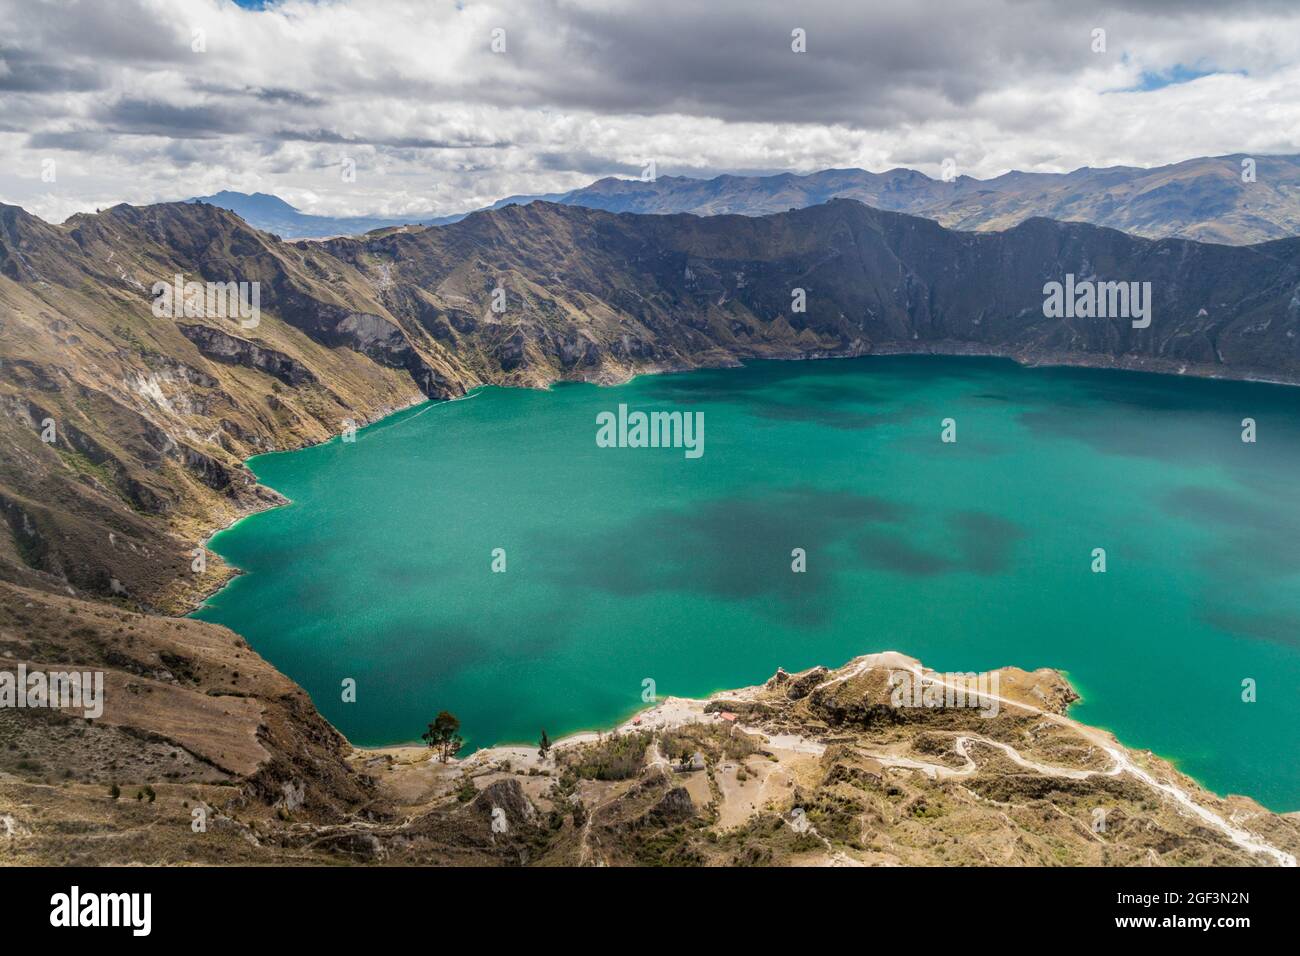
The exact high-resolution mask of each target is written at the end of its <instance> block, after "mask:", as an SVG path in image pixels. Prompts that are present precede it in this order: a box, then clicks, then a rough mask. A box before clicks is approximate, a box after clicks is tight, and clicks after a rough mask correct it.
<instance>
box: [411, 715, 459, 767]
mask: <svg viewBox="0 0 1300 956" xmlns="http://www.w3.org/2000/svg"><path fill="white" fill-rule="evenodd" d="M420 739H421V740H423V741H424V742H425V743H426V744H428V745H429V749H430V750H432V751H433V752H434V753H436V754H437V755H438V759H439V760H441V761H442V762H443V763H446V762H447V761H448V760H450V759H451V758H452V757H453V756H455V754H456V751H458V750H460V748H461V745H462V744H464V743H465V741H464V740H463V739H462V738H461V736H460V721H459V720H457V719H456V717H455V716H454V715H453V714H451V713H450V712H449V711H445V710H444V711H440V712H439V713H438V716H437V717H435V718H434V719H433V723H431V724H430V725H429V729H428V730H426V731H425V732H424V733H423V734H421V735H420Z"/></svg>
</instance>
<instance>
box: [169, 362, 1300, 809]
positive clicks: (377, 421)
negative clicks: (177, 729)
mask: <svg viewBox="0 0 1300 956" xmlns="http://www.w3.org/2000/svg"><path fill="white" fill-rule="evenodd" d="M875 356H880V357H886V358H892V357H909V356H917V357H924V356H939V357H950V358H987V359H996V360H1003V361H1008V362H1012V363H1013V364H1015V365H1016V366H1017V367H1018V368H1022V369H1050V368H1066V369H1074V368H1080V369H1092V370H1096V371H1102V372H1121V373H1126V374H1140V375H1149V376H1157V377H1161V378H1166V377H1172V378H1176V379H1188V378H1191V379H1205V380H1210V381H1218V382H1240V383H1243V384H1250V385H1265V386H1280V387H1296V386H1297V385H1300V382H1289V381H1274V380H1265V379H1253V378H1240V377H1224V376H1218V375H1210V374H1205V373H1203V372H1199V371H1190V372H1184V371H1179V372H1172V371H1164V370H1157V369H1153V368H1131V367H1124V366H1116V365H1094V364H1088V363H1079V362H1068V361H1067V362H1055V361H1046V362H1041V363H1040V362H1028V361H1025V360H1023V359H1022V358H1021V357H1019V356H1017V355H1014V354H1008V353H1006V352H997V351H973V350H970V349H956V350H952V351H949V350H945V349H942V348H940V349H927V350H924V351H918V350H915V349H910V350H907V351H902V350H900V351H890V350H888V349H885V348H882V349H880V350H875V351H870V352H862V353H857V354H811V355H810V354H805V355H801V356H792V357H751V358H749V359H747V360H737V361H736V362H735V363H734V364H726V365H719V364H711V365H700V366H683V367H680V368H679V367H667V366H665V367H659V368H656V369H653V370H641V371H636V372H633V373H631V374H629V375H628V376H627V377H626V378H624V379H621V380H619V381H602V380H594V379H565V378H558V379H553V380H551V381H548V382H546V383H544V384H501V383H482V384H480V385H476V386H473V387H472V388H470V389H468V390H466V391H465V392H464V393H463V394H461V395H459V396H457V397H455V398H449V399H440V400H439V399H430V398H424V399H419V400H414V401H412V402H410V403H409V404H407V405H405V406H402V407H399V408H393V409H390V410H388V411H386V412H384V413H382V414H380V415H378V416H376V417H375V418H373V419H371V420H369V421H367V422H366V423H365V424H364V426H362V428H361V429H358V431H363V430H366V429H371V428H375V427H377V426H383V425H385V424H386V423H389V422H390V420H391V419H392V418H394V417H395V416H397V415H400V414H402V413H403V412H409V411H412V410H413V409H420V408H421V406H425V409H424V410H427V409H428V408H432V407H435V406H437V405H443V404H449V403H452V402H458V401H464V400H467V399H469V398H473V397H476V396H477V395H478V394H480V393H481V392H482V391H483V390H484V389H486V388H488V387H496V388H526V389H536V390H542V391H549V390H551V389H552V388H553V387H554V386H556V385H562V384H590V385H595V386H597V387H598V388H601V387H618V386H621V385H626V384H628V383H630V382H632V381H633V380H635V379H637V378H642V377H649V376H659V375H671V374H682V373H689V372H692V371H705V370H716V369H725V368H743V367H746V366H747V364H751V363H757V362H812V361H822V360H835V359H842V360H852V359H866V358H871V357H875ZM417 414H419V413H418V412H417ZM339 437H340V436H338V435H333V436H331V437H330V438H327V439H325V440H323V441H320V442H314V443H304V444H302V445H299V446H295V447H288V448H282V449H275V450H273V451H269V452H262V453H259V454H258V455H254V456H251V457H249V458H248V459H246V460H245V461H244V463H243V464H244V467H245V468H247V469H248V471H249V472H250V474H252V468H251V467H249V462H252V461H253V460H254V459H255V458H259V457H262V456H263V455H271V454H283V453H289V452H294V451H302V450H306V449H308V448H314V447H318V446H321V445H326V444H329V443H330V442H332V441H335V440H338V439H339ZM253 477H254V478H255V479H256V475H255V474H254V475H253ZM258 484H259V485H261V482H260V481H258ZM262 487H265V488H267V489H268V490H270V491H271V492H273V493H274V494H276V495H277V496H278V497H280V498H282V499H283V500H282V501H280V502H278V503H273V504H266V505H265V506H264V507H257V508H253V509H251V510H249V511H248V512H246V513H244V514H241V515H239V516H238V517H236V518H234V519H232V520H231V521H229V522H227V523H226V524H225V525H224V526H222V527H220V528H217V529H215V530H213V531H212V532H211V533H210V534H209V535H208V536H207V537H205V538H204V539H203V546H204V548H205V549H207V550H212V548H211V542H212V541H213V539H214V538H216V537H217V536H218V535H220V534H222V533H224V532H226V531H229V530H231V529H233V528H234V527H236V526H237V525H238V524H240V523H241V522H242V521H244V520H246V519H248V518H251V517H254V516H255V515H258V514H262V513H264V512H267V511H271V510H273V509H275V508H279V507H284V506H285V505H288V504H292V503H293V502H292V499H289V498H287V497H286V496H284V495H283V494H281V493H280V492H279V491H277V490H276V489H274V488H271V487H270V486H262ZM214 553H217V555H218V557H221V560H222V561H223V563H225V562H226V559H225V558H224V556H221V555H220V554H219V552H214ZM226 566H227V567H228V568H230V570H231V574H230V575H229V576H228V577H227V578H225V579H224V580H223V581H222V582H221V583H220V584H219V585H217V586H216V587H214V588H212V589H211V590H210V591H209V592H207V593H205V594H204V595H203V596H202V598H201V599H199V600H198V601H197V602H196V603H194V605H193V606H192V607H191V608H190V609H189V610H188V611H187V612H185V613H184V614H182V615H178V616H180V617H186V618H189V617H191V616H192V615H193V614H194V613H196V612H197V611H199V610H201V609H202V608H204V607H206V606H207V604H208V602H209V601H210V600H212V599H213V598H214V597H216V596H217V595H219V594H220V593H221V592H222V591H223V590H225V589H226V588H227V587H229V586H230V584H231V583H232V582H233V581H234V580H235V579H236V578H238V577H241V576H243V575H244V574H245V573H247V572H246V571H245V570H244V569H242V568H239V567H238V566H236V565H232V564H226ZM239 636H240V637H241V638H244V639H245V640H247V638H246V637H245V636H244V635H242V634H240V635H239ZM250 646H251V645H250ZM253 649H254V650H256V648H253ZM1053 669H1055V670H1057V671H1058V672H1059V673H1061V674H1062V675H1063V676H1064V677H1065V679H1066V680H1067V682H1069V683H1070V686H1071V687H1072V688H1073V687H1074V684H1073V681H1072V680H1070V678H1069V672H1068V671H1067V670H1065V669H1062V668H1053ZM286 676H288V675H286ZM291 679H292V678H291ZM723 692H724V691H722V690H717V691H714V692H712V694H710V695H708V696H706V697H705V698H671V699H675V700H684V701H686V700H701V701H702V700H707V699H708V697H709V696H713V695H716V694H718V693H723ZM1077 693H1078V692H1077V690H1076V694H1077ZM666 699H667V698H666ZM1094 702H1095V701H1094ZM1081 703H1084V698H1083V695H1082V694H1078V696H1077V698H1076V699H1075V700H1073V701H1071V702H1070V704H1069V705H1068V706H1067V709H1066V714H1067V716H1068V715H1069V712H1070V711H1071V710H1073V708H1074V707H1075V705H1077V704H1081ZM313 704H314V701H313ZM657 706H658V705H649V706H646V707H642V708H639V709H636V710H633V711H630V712H628V713H627V715H626V717H625V718H615V719H614V720H612V721H610V722H607V723H605V724H603V725H600V724H598V725H597V726H593V727H585V728H582V729H578V730H574V731H571V732H570V733H568V734H566V735H565V736H564V737H563V738H559V739H557V740H555V741H553V745H554V746H559V745H560V744H561V743H573V742H577V741H581V740H589V739H595V738H596V737H597V736H599V735H601V734H608V733H618V732H623V731H625V730H626V729H628V727H629V726H630V723H631V721H632V720H633V719H635V718H636V717H638V716H639V715H644V714H646V713H649V712H652V711H654V710H655V709H656V708H657ZM1069 719H1071V720H1074V721H1075V723H1079V724H1080V726H1087V727H1092V728H1094V729H1096V730H1098V731H1100V732H1102V733H1105V734H1107V735H1108V736H1110V737H1112V738H1113V739H1114V740H1115V741H1116V742H1117V743H1119V744H1120V746H1122V747H1124V748H1126V749H1134V750H1140V751H1142V752H1144V753H1148V754H1151V755H1152V756H1154V757H1156V758H1157V759H1160V760H1163V761H1165V762H1167V763H1169V764H1170V765H1171V766H1173V767H1174V768H1175V769H1176V770H1177V771H1178V772H1179V773H1180V774H1183V775H1184V776H1187V777H1188V779H1191V780H1193V781H1194V782H1195V783H1196V784H1197V786H1199V787H1201V788H1202V789H1203V790H1205V791H1206V792H1208V793H1215V794H1216V795H1217V791H1214V790H1212V789H1210V787H1209V785H1208V784H1207V783H1206V782H1205V781H1202V780H1200V779H1198V778H1196V777H1193V776H1192V775H1191V774H1188V773H1187V772H1186V771H1184V770H1183V769H1182V768H1181V767H1180V766H1179V764H1180V758H1179V757H1178V756H1169V755H1165V754H1158V753H1156V752H1155V751H1153V750H1150V749H1149V748H1145V747H1140V746H1139V747H1134V746H1131V745H1130V744H1129V743H1126V742H1125V741H1123V740H1121V739H1120V737H1119V736H1118V734H1117V733H1116V732H1115V731H1114V730H1112V729H1110V728H1108V727H1104V726H1101V725H1093V724H1082V722H1080V721H1078V720H1077V719H1075V718H1073V717H1070V718H1069ZM335 729H336V730H337V728H335ZM340 735H341V736H343V737H344V739H345V740H347V742H348V745H349V746H350V747H352V748H353V749H354V750H356V751H358V752H364V753H370V754H378V753H382V752H385V751H389V750H396V749H407V748H422V747H423V746H424V745H423V743H421V742H420V741H418V740H415V741H407V742H393V743H384V744H375V745H361V744H356V743H354V742H353V741H352V740H350V739H348V738H347V735H345V734H342V732H341V731H340ZM529 748H531V749H534V750H535V749H536V744H535V743H534V744H528V743H523V742H518V741H504V740H502V741H494V742H492V743H491V744H489V745H486V746H483V747H479V748H478V749H477V750H476V751H475V752H474V753H475V754H477V753H483V752H489V751H497V750H514V751H519V750H521V749H524V750H526V749H529ZM472 756H473V755H471V756H470V757H467V758H461V759H463V760H468V759H471V758H472ZM1234 795H1235V794H1231V793H1229V794H1226V795H1225V796H1234ZM1241 796H1245V797H1247V798H1248V799H1252V800H1255V799H1256V798H1254V797H1250V796H1249V795H1248V794H1241ZM1273 812H1277V813H1300V807H1297V808H1296V809H1295V810H1278V811H1273Z"/></svg>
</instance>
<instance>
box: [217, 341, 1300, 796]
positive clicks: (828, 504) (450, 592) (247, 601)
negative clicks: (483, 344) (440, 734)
mask: <svg viewBox="0 0 1300 956" xmlns="http://www.w3.org/2000/svg"><path fill="white" fill-rule="evenodd" d="M619 404H626V405H627V406H628V407H629V408H630V409H633V410H643V411H654V410H661V411H685V412H696V411H698V412H703V413H704V422H705V430H704V454H703V455H702V456H701V457H699V458H697V459H690V458H688V457H686V455H685V454H684V453H683V450H682V449H680V448H676V449H674V448H600V447H597V445H596V441H595V436H596V416H597V414H598V413H600V412H605V411H616V410H617V408H618V405H619ZM946 418H952V419H954V420H955V421H956V435H957V441H956V442H954V443H944V442H942V441H941V440H940V434H941V429H942V426H941V422H942V420H943V419H946ZM1243 418H1253V419H1254V420H1255V421H1256V422H1257V428H1258V440H1257V441H1256V442H1255V443H1245V442H1243V441H1242V440H1241V433H1242V425H1241V422H1242V419H1243ZM249 467H250V468H251V469H252V470H253V471H254V472H255V473H256V474H257V476H258V477H259V479H260V480H261V481H262V482H263V483H264V484H267V485H269V486H270V487H272V488H275V489H276V490H278V491H280V492H281V493H283V494H284V495H286V496H287V497H289V498H290V499H291V500H292V504H290V505H288V506H285V507H282V508H278V509H275V510H272V511H267V512H263V513H261V514H258V515H254V516H252V517H250V518H247V519H245V520H243V521H241V522H240V523H238V524H237V525H235V526H234V527H233V528H231V529H228V530H227V531H224V532H222V533H220V534H218V535H217V536H216V537H215V538H214V539H213V541H212V547H213V549H214V550H215V551H217V552H218V553H220V554H221V555H222V556H223V557H224V558H226V559H227V560H228V561H230V562H231V563H232V564H234V565H236V566H238V567H239V568H242V569H243V570H244V571H245V572H246V573H245V574H243V575H241V576H240V577H238V578H236V579H235V580H234V581H232V582H231V583H230V585H228V586H227V587H226V588H225V589H224V590H222V591H221V592H219V593H218V594H217V595H215V596H214V597H212V598H211V599H210V600H209V601H208V603H207V604H206V605H205V606H204V607H203V608H201V609H200V610H199V611H198V612H196V614H195V616H196V617H199V618H202V619H204V620H209V621H216V622H219V623H221V624H225V625H227V626H229V627H231V628H233V629H234V630H235V631H237V632H239V633H240V634H242V635H244V636H245V637H246V638H247V639H248V641H249V643H250V644H251V645H252V646H253V647H254V648H255V649H256V650H257V651H258V652H260V653H261V654H262V655H263V656H265V657H266V658H267V659H269V660H270V661H271V662H272V663H274V664H275V665H276V666H277V667H279V668H280V669H281V670H283V671H284V672H285V673H286V674H288V675H289V676H290V677H292V678H293V679H294V680H296V681H298V682H299V683H300V684H301V685H302V686H303V687H304V688H306V690H307V691H308V692H309V693H310V694H311V696H312V699H313V700H314V701H315V702H316V704H317V706H318V707H319V708H320V710H321V712H322V713H323V714H324V715H325V716H326V717H327V718H328V719H329V720H330V721H332V722H333V723H334V725H335V726H337V727H338V728H339V729H340V730H341V731H342V732H343V733H344V734H346V735H347V736H348V738H349V739H351V740H352V741H353V742H354V743H357V744H361V745H377V744H386V743H396V742H406V741H413V740H416V739H417V738H418V737H419V735H420V733H421V732H422V731H423V729H424V727H425V725H426V724H427V723H428V722H429V721H430V720H431V719H432V718H433V716H434V715H435V714H436V713H437V712H438V711H439V710H442V709H447V710H451V711H452V712H453V713H455V714H456V715H457V716H458V717H459V718H460V720H461V722H462V732H463V733H464V735H465V738H466V742H467V745H468V747H470V748H472V747H477V746H486V745H488V744H492V743H495V742H507V741H535V740H536V739H537V736H538V733H539V731H540V730H541V728H543V727H544V728H545V729H546V730H547V732H548V733H549V734H550V735H551V736H552V737H557V736H560V735H563V734H566V733H569V732H572V731H576V730H581V729H591V728H602V727H608V726H610V725H611V724H613V723H614V722H615V721H617V720H619V719H621V718H623V717H625V716H627V715H628V714H630V713H632V712H634V711H636V710H638V709H640V708H641V707H643V706H644V705H643V704H642V698H641V695H642V686H643V685H642V682H643V680H644V679H645V678H650V679H652V680H654V681H655V685H656V690H657V692H658V694H659V695H660V696H664V695H668V694H675V695H687V696H700V695H704V694H707V693H709V692H711V691H714V690H718V689H722V688H729V687H738V686H743V685H747V684H752V683H756V682H759V681H762V680H765V679H766V678H767V677H769V676H770V675H771V674H772V672H773V671H774V670H775V669H776V668H777V667H778V666H783V667H785V668H786V669H787V670H797V669H802V668H806V667H810V666H812V665H815V664H826V665H828V666H837V665H839V664H842V663H844V662H845V661H847V660H848V659H850V658H851V657H854V656H856V655H858V654H863V653H867V652H871V651H880V650H886V649H894V650H899V651H902V652H904V653H906V654H909V655H912V656H914V657H918V658H920V659H921V660H922V661H923V662H924V663H925V664H926V665H928V666H930V667H933V668H936V669H938V670H945V671H949V670H963V671H967V670H983V669H987V668H994V667H1000V666H1003V665H1016V666H1019V667H1023V668H1026V669H1034V668H1037V667H1043V666H1047V667H1055V668H1060V669H1061V670H1064V671H1066V672H1068V674H1069V676H1070V679H1071V680H1072V682H1073V683H1074V685H1075V687H1076V689H1077V690H1078V691H1079V692H1080V693H1081V694H1082V695H1083V700H1082V701H1081V702H1079V703H1077V704H1075V705H1074V707H1073V708H1072V709H1071V714H1072V715H1073V716H1075V717H1076V718H1078V719H1079V720H1082V721H1085V722H1087V723H1091V724H1095V725H1098V726H1102V727H1105V728H1107V729H1109V730H1112V731H1114V732H1115V733H1116V734H1117V736H1118V737H1119V738H1120V739H1121V740H1122V741H1123V742H1124V743H1126V744H1128V745H1129V746H1133V747H1141V748H1149V749H1151V750H1154V751H1155V752H1156V753H1158V754H1160V755H1162V756H1166V757H1169V758H1171V759H1173V760H1175V761H1176V762H1177V764H1178V765H1179V767H1180V768H1181V769H1182V770H1183V771H1185V772H1186V773H1188V774H1190V775H1192V776H1193V777H1195V778H1196V779H1197V780H1199V781H1201V782H1202V783H1204V784H1205V785H1206V786H1208V787H1210V788H1211V789H1212V790H1215V791H1216V792H1219V793H1228V792H1231V793H1245V794H1248V795H1250V796H1253V797H1255V798H1256V799H1258V800H1259V801H1261V802H1262V803H1264V804H1265V805H1266V806H1268V807H1270V808H1271V809H1274V810H1278V811H1288V810H1296V809H1300V759H1298V758H1297V741H1298V740H1300V734H1298V733H1297V732H1298V731H1300V716H1298V715H1297V701H1298V700H1300V391H1297V390H1296V389H1292V388H1286V387H1280V386H1269V385H1262V384H1249V383H1233V382H1213V381H1203V380H1191V379H1179V378H1175V377H1167V376H1155V375H1143V374H1134V373H1122V372H1111V371H1098V370H1088V369H1055V368H1049V369H1026V368H1021V367H1019V366H1017V365H1015V364H1013V363H1011V362H1007V361H1001V360H995V359H979V358H943V357H930V356H918V357H871V358H863V359H846V360H834V361H818V362H758V363H754V364H752V365H749V366H747V367H745V368H738V369H723V370H705V371H694V372H688V373H682V374H673V375H662V376H644V377H640V378H637V379H634V380H633V381H631V382H629V383H627V384H625V385H622V386H617V387H597V386H594V385H585V384H562V385H557V386H555V387H554V388H552V389H551V390H549V391H536V390H525V389H503V388H484V389H480V390H478V391H476V392H474V393H473V394H472V395H470V396H469V397H467V398H465V399H461V400H459V401H455V402H448V403H439V404H432V403H429V404H424V405H421V406H418V407H415V408H412V409H408V410H406V411H404V412H401V413H398V414H396V415H393V416H391V417H389V418H387V419H385V420H383V421H382V422H379V423H376V424H375V425H372V426H370V427H368V428H365V429H362V430H361V431H359V432H358V433H357V435H356V441H355V442H351V443H346V442H342V441H340V440H339V439H335V440H333V441H330V442H328V443H327V444H324V445H320V446H316V447H313V448H308V449H304V450H302V451H296V452H286V453H277V454H271V455H263V456H259V457H257V458H254V459H252V460H251V461H250V462H249ZM497 548H501V549H504V550H505V554H506V568H507V570H506V571H505V573H493V571H492V563H493V550H494V549H497ZM794 548H803V549H805V550H806V552H807V571H806V573H802V574H796V573H793V572H792V571H791V560H792V559H791V551H792V549H794ZM1094 548H1104V549H1105V550H1106V562H1107V570H1106V572H1105V573H1104V574H1097V573H1093V571H1092V563H1093V558H1092V552H1093V549H1094ZM345 678H354V679H355V680H356V682H357V700H356V702H355V703H344V702H343V701H342V694H341V684H342V681H343V680H344V679H345ZM1247 678H1249V679H1253V680H1254V681H1255V682H1256V686H1257V691H1256V693H1257V700H1256V701H1255V702H1253V703H1247V702H1243V700H1242V682H1243V680H1245V679H1247Z"/></svg>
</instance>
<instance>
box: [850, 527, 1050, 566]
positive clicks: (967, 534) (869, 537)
mask: <svg viewBox="0 0 1300 956" xmlns="http://www.w3.org/2000/svg"><path fill="white" fill-rule="evenodd" d="M947 526H948V534H947V536H946V538H947V540H949V541H950V542H951V544H952V552H951V553H950V554H944V553H939V552H936V551H931V550H926V549H925V548H921V547H918V546H917V545H915V544H913V543H912V542H911V541H908V540H906V539H904V538H902V537H900V536H899V535H897V534H895V533H891V532H888V531H884V530H877V529H873V530H871V531H869V532H868V533H867V534H864V535H861V536H860V537H858V539H857V540H856V542H855V547H856V549H857V553H858V556H859V557H860V558H861V559H862V560H863V561H864V562H865V563H866V564H867V565H868V566H870V567H873V568H876V569H878V570H882V571H891V572H893V573H895V574H903V575H907V576H909V577H930V576H933V575H936V574H951V573H954V572H966V573H969V574H978V575H981V576H988V575H993V574H1001V573H1003V572H1004V571H1006V570H1008V569H1009V568H1010V567H1011V560H1012V556H1013V552H1014V550H1015V545H1016V542H1017V541H1019V540H1021V539H1022V538H1024V537H1025V536H1026V534H1025V531H1024V530H1023V529H1022V528H1020V526H1019V525H1017V524H1015V523H1014V522H1011V521H1008V520H1007V519H1005V518H1002V517H999V516H998V515H993V514H988V513H986V512H982V511H960V512H957V513H955V514H952V515H950V516H949V517H948V519H947Z"/></svg>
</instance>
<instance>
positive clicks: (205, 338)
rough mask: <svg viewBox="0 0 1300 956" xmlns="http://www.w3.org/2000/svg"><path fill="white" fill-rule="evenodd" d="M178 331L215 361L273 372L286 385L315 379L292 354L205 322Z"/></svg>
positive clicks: (307, 382)
mask: <svg viewBox="0 0 1300 956" xmlns="http://www.w3.org/2000/svg"><path fill="white" fill-rule="evenodd" d="M178 327H179V328H180V330H181V334H182V335H184V336H185V337H186V338H187V339H189V340H190V341H191V342H193V343H194V344H195V345H197V346H198V348H199V351H200V352H202V353H203V354H204V355H205V356H207V357H208V358H211V359H215V360H216V361H218V362H229V363H231V364H233V365H242V366H244V367H245V368H254V369H258V370H259V371H262V372H265V373H267V374H268V375H271V376H274V377H275V378H276V379H278V380H279V381H281V382H284V384H286V385H295V386H296V385H307V384H310V383H314V382H315V381H316V376H315V375H313V374H312V372H311V370H310V369H308V368H307V367H306V366H305V365H303V364H302V363H301V362H299V361H297V360H296V359H294V358H293V357H291V356H289V355H286V354H284V353H283V352H277V351H276V350H274V349H270V348H265V347H263V346H261V345H258V344H257V343H256V342H250V341H249V340H248V339H242V338H239V337H238V336H235V335H231V334H229V333H227V332H223V331H222V330H221V329H216V328H213V327H211V326H207V325H180V326H178Z"/></svg>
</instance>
